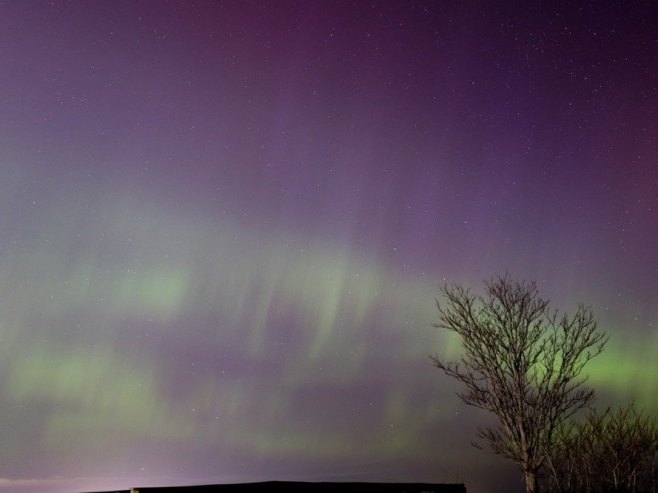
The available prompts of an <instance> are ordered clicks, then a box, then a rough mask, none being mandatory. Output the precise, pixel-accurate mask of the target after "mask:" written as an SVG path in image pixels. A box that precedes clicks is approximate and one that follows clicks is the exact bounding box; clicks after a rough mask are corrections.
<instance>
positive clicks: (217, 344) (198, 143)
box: [0, 0, 658, 493]
mask: <svg viewBox="0 0 658 493" xmlns="http://www.w3.org/2000/svg"><path fill="white" fill-rule="evenodd" d="M657 19H658V8H657V7H656V4H655V3H654V2H648V1H647V2H644V1H629V2H567V3H559V5H558V2H490V1H474V2H462V1H456V2H439V1H373V2H366V1H349V2H348V1H313V0H309V1H269V2H268V1H260V0H259V1H217V2H211V1H199V0H189V1H176V0H172V1H127V0H126V1H122V0H118V1H109V0H104V1H82V0H73V1H64V0H54V1H36V0H16V1H5V2H1V3H0V201H1V207H0V341H1V344H0V352H1V353H2V354H1V357H0V419H1V425H0V437H1V441H2V447H0V478H4V479H0V490H2V489H4V490H6V491H25V492H27V491H35V492H36V491H39V492H44V493H55V492H64V491H76V490H77V491H80V490H92V489H109V488H119V487H123V488H128V487H130V486H137V485H142V486H145V485H152V484H183V483H203V482H232V481H252V480H263V479H285V480H309V481H320V480H327V481H339V480H363V481H427V482H453V481H460V482H465V483H466V485H467V487H468V488H469V491H471V492H474V493H478V492H480V493H485V492H494V491H515V490H514V489H515V488H516V489H517V490H518V489H520V487H521V482H520V476H519V475H518V474H517V472H516V470H515V469H514V467H513V466H510V465H508V464H506V463H504V462H502V461H501V460H499V459H497V458H495V457H494V456H493V455H492V454H491V453H489V452H483V451H479V450H476V449H474V448H472V447H471V445H470V442H471V440H472V439H473V438H474V436H475V429H476V427H477V426H478V425H481V424H483V423H486V422H488V421H487V419H488V418H487V417H486V415H485V414H483V413H481V412H478V411H476V410H473V409H467V408H465V407H464V406H463V405H462V404H461V403H460V402H459V401H458V398H457V397H456V395H455V391H456V390H457V388H458V387H457V386H456V384H454V383H453V382H451V381H449V380H448V379H447V378H446V377H444V376H443V375H442V374H440V373H439V372H438V371H437V370H435V369H434V368H433V367H432V365H431V362H430V360H429V358H428V355H429V354H433V353H438V354H440V355H444V356H448V357H449V356H455V355H457V354H458V351H459V344H458V343H457V341H455V340H454V339H451V338H449V337H447V336H446V334H443V333H441V332H439V331H437V329H434V328H433V327H432V323H433V322H434V320H435V316H436V313H435V305H434V297H435V296H437V295H438V288H439V286H440V285H442V284H443V283H444V282H458V283H462V284H464V285H467V286H470V287H473V288H474V289H480V287H481V281H482V279H485V278H489V277H491V276H493V275H495V274H500V273H504V272H505V271H509V273H510V275H512V276H513V277H516V278H520V279H528V280H536V281H537V282H538V284H539V287H540V292H541V294H542V295H544V296H545V297H548V298H550V299H551V300H552V301H553V303H554V306H555V307H556V308H560V309H564V310H571V309H573V307H575V306H576V304H577V303H579V302H583V303H586V304H590V305H592V308H593V309H594V311H595V313H596V315H597V317H598V319H599V322H600V328H601V329H602V330H604V331H606V332H607V333H609V334H610V336H611V341H610V343H609V345H608V347H607V349H606V351H605V353H604V354H603V355H601V356H600V357H599V358H598V359H597V360H596V361H595V362H594V363H592V365H591V367H590V368H589V370H590V371H589V373H590V375H591V379H590V382H591V384H592V385H594V386H595V387H596V389H597V391H598V395H599V402H601V403H609V402H613V403H614V402H617V403H623V402H625V401H627V400H628V399H631V398H634V399H636V401H637V402H638V403H640V404H641V405H642V406H643V407H644V408H645V409H647V410H649V411H650V412H652V413H658V404H656V400H655V396H656V393H657V391H658V387H657V385H658V384H657V383H656V379H655V375H656V374H658V363H656V361H657V360H658V337H657V336H656V328H657V327H656V324H657V323H658V322H657V321H658V253H657V252H658V168H657V167H658V139H657V136H658V125H657V124H658V114H657V113H658V93H657V88H658V34H657V33H658V30H657Z"/></svg>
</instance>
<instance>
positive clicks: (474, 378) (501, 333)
mask: <svg viewBox="0 0 658 493" xmlns="http://www.w3.org/2000/svg"><path fill="white" fill-rule="evenodd" d="M484 285H485V295H484V296H477V295H474V294H472V293H471V291H470V290H469V289H466V288H463V287H462V286H459V285H455V286H448V285H445V286H444V287H443V288H442V290H441V292H442V294H443V297H444V302H443V303H442V302H440V301H439V300H437V308H438V315H439V317H438V319H439V322H438V323H437V324H435V327H437V328H441V329H446V330H449V331H451V332H454V333H456V334H457V335H459V336H460V338H461V341H462V345H463V353H462V356H461V357H460V359H459V360H458V361H456V362H445V361H443V360H442V359H441V358H439V356H438V355H435V356H432V357H431V358H432V361H433V362H434V365H435V366H436V367H437V368H439V369H440V370H442V371H443V372H444V373H445V374H446V375H448V376H451V377H453V378H455V379H457V380H458V381H459V382H461V383H463V384H464V385H465V386H466V391H465V392H463V393H458V396H459V397H460V398H461V400H462V401H463V402H464V403H466V404H468V405H471V406H475V407H478V408H481V409H484V410H487V411H489V412H491V413H493V414H494V415H495V416H496V417H497V418H498V426H496V427H487V428H480V430H479V436H480V438H483V439H485V440H486V441H488V443H489V445H490V447H491V449H492V450H493V451H494V452H495V453H496V454H500V455H501V456H503V457H505V458H507V459H510V460H512V461H513V462H515V463H516V464H517V465H518V466H519V467H520V468H521V470H522V472H523V475H524V481H525V487H526V492H527V493H536V492H537V491H538V488H539V483H538V475H539V472H540V470H541V469H542V467H543V466H544V465H545V463H546V460H547V451H548V450H549V449H550V444H551V443H552V440H553V435H554V433H555V430H556V428H557V427H558V426H559V425H560V424H561V423H563V422H564V421H565V420H566V419H567V418H569V417H570V416H572V415H573V414H574V413H575V412H576V411H578V410H579V409H581V408H583V407H585V406H587V405H588V404H589V403H590V402H591V401H592V398H593V395H594V393H593V391H592V390H591V389H588V388H586V387H585V386H584V383H585V380H586V378H583V377H581V376H580V374H581V372H582V370H583V368H584V367H585V365H586V364H587V362H588V361H590V360H591V359H592V358H594V357H595V356H596V355H598V354H599V353H600V352H601V351H602V350H603V347H604V345H605V343H606V342H607V339H608V338H607V336H605V335H603V334H602V333H600V332H598V331H597V323H596V320H595V319H594V315H593V313H592V310H591V309H590V308H588V307H586V306H584V305H579V306H578V308H577V310H576V312H575V314H574V315H572V316H569V315H567V314H562V315H561V314H559V312H558V311H552V310H551V309H550V308H549V302H548V301H547V300H545V299H542V298H541V297H540V296H539V293H538V290H537V286H536V284H535V283H534V282H531V283H528V282H525V281H521V282H519V281H513V280H512V279H510V277H509V275H508V274H506V275H505V276H499V277H494V278H492V279H491V280H489V281H485V282H484ZM475 445H476V446H480V445H479V444H475Z"/></svg>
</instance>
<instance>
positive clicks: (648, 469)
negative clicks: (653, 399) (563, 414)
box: [547, 404, 658, 493]
mask: <svg viewBox="0 0 658 493" xmlns="http://www.w3.org/2000/svg"><path fill="white" fill-rule="evenodd" d="M657 455H658V424H657V423H656V420H655V419H654V418H652V417H650V416H648V415H645V414H643V413H642V412H641V411H639V410H638V409H637V408H636V407H635V405H634V404H629V405H628V406H626V407H624V408H621V409H618V410H617V411H612V410H611V409H610V408H608V409H606V410H605V411H604V412H603V413H598V412H597V411H595V410H590V412H589V413H588V414H587V416H586V418H585V419H583V420H581V421H575V420H573V419H571V420H569V421H568V422H566V423H563V424H562V425H561V426H559V427H558V428H557V430H556V433H555V436H554V440H553V443H552V447H551V449H550V454H549V460H548V465H549V470H550V475H549V477H548V478H547V479H548V480H549V484H550V489H551V491H558V492H560V493H589V492H625V493H626V492H628V493H631V492H633V493H634V492H640V491H641V492H646V493H649V492H654V493H655V491H656V470H655V468H656V456H657Z"/></svg>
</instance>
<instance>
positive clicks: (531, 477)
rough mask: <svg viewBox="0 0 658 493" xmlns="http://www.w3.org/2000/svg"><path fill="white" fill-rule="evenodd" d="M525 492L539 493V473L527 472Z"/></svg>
mask: <svg viewBox="0 0 658 493" xmlns="http://www.w3.org/2000/svg"><path fill="white" fill-rule="evenodd" d="M525 492H526V493H539V485H538V484H537V473H536V472H535V471H525Z"/></svg>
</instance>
